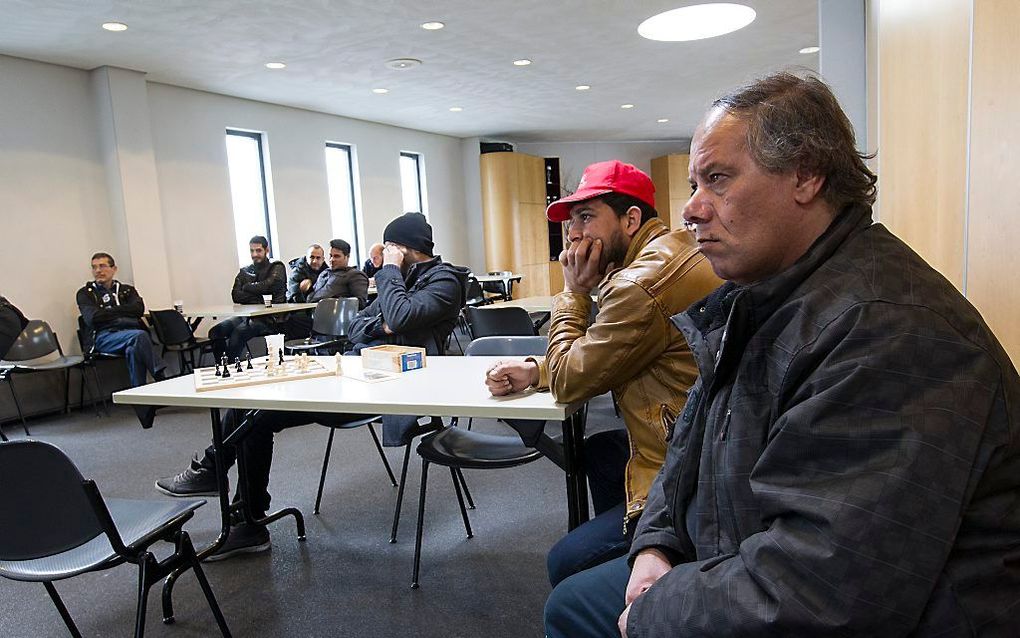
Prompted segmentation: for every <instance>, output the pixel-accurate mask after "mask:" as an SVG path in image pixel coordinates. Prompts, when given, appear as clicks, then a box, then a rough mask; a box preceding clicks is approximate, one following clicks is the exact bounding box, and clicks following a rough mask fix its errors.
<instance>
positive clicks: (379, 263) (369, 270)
mask: <svg viewBox="0 0 1020 638" xmlns="http://www.w3.org/2000/svg"><path fill="white" fill-rule="evenodd" d="M385 248H386V247H385V246H383V245H382V244H372V247H371V248H369V249H368V259H366V260H365V265H364V266H362V267H361V272H363V273H365V276H366V277H368V278H369V279H372V278H374V277H375V273H377V272H379V270H380V269H381V268H382V267H383V250H384V249H385Z"/></svg>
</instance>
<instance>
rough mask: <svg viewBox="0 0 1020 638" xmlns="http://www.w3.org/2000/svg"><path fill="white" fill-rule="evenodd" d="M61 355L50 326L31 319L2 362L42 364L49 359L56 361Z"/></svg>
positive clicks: (55, 336)
mask: <svg viewBox="0 0 1020 638" xmlns="http://www.w3.org/2000/svg"><path fill="white" fill-rule="evenodd" d="M61 354H62V353H61V351H60V344H59V343H58V342H57V335H55V334H53V330H52V329H51V328H50V324H48V323H46V322H45V321H40V320H39V319H32V320H31V321H29V322H28V325H27V326H25V329H24V330H22V331H21V334H19V335H18V338H17V339H15V340H14V343H13V344H11V347H10V349H9V350H8V351H7V354H6V355H4V361H8V362H11V363H21V362H26V361H32V362H33V363H44V362H46V361H48V360H50V359H58V358H59V357H60V355H61Z"/></svg>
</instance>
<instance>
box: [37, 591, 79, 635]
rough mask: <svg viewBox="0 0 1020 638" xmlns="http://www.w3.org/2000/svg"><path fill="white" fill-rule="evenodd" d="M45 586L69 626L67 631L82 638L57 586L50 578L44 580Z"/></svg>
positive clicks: (61, 616)
mask: <svg viewBox="0 0 1020 638" xmlns="http://www.w3.org/2000/svg"><path fill="white" fill-rule="evenodd" d="M43 586H44V587H46V593H47V594H49V595H50V600H52V601H53V606H54V607H56V608H57V611H58V612H59V613H60V618H61V619H62V620H63V621H64V624H65V625H66V626H67V631H68V632H70V634H71V635H72V636H74V638H81V632H80V631H78V626H77V625H75V624H74V620H73V619H72V618H71V614H69V613H67V607H64V601H63V600H61V599H60V594H58V593H57V588H56V587H54V586H53V583H51V582H50V581H48V580H47V581H44V582H43Z"/></svg>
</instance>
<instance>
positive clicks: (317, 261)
mask: <svg viewBox="0 0 1020 638" xmlns="http://www.w3.org/2000/svg"><path fill="white" fill-rule="evenodd" d="M287 265H288V266H290V277H289V278H288V279H287V301H289V302H291V303H303V302H304V301H305V300H306V299H307V297H308V294H309V293H310V292H311V290H312V286H314V285H315V280H316V279H318V278H319V275H320V274H321V273H322V271H323V270H324V269H325V268H326V257H325V253H324V252H323V251H322V246H320V245H319V244H312V245H311V246H309V247H308V250H307V251H306V252H305V254H304V255H303V256H301V257H295V258H294V259H291V260H290V261H289V262H287Z"/></svg>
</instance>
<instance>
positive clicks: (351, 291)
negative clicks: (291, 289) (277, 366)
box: [284, 239, 368, 339]
mask: <svg viewBox="0 0 1020 638" xmlns="http://www.w3.org/2000/svg"><path fill="white" fill-rule="evenodd" d="M350 258H351V245H350V244H348V243H347V242H346V241H344V240H342V239H331V240H330V242H329V268H326V269H323V271H322V272H321V273H319V277H318V278H317V279H316V280H315V284H314V285H313V286H312V288H311V290H309V291H308V295H307V296H306V298H305V300H306V301H308V302H316V301H321V300H322V299H331V298H333V299H337V298H341V297H353V298H355V299H357V300H358V308H359V309H361V308H364V307H365V304H366V303H367V302H368V277H367V276H366V275H365V273H363V272H361V271H360V270H358V269H357V268H355V267H354V266H351V265H350ZM311 329H312V318H311V316H310V315H309V314H305V313H301V314H294V315H291V316H290V317H288V318H287V321H286V322H285V324H284V333H285V334H286V335H287V338H288V339H300V338H301V337H307V336H308V335H309V333H310V332H311Z"/></svg>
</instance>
